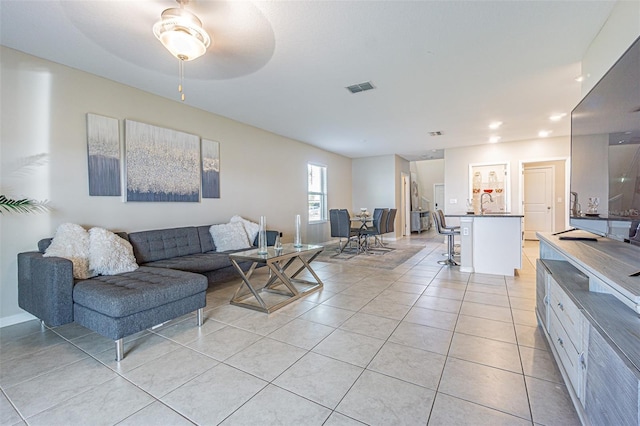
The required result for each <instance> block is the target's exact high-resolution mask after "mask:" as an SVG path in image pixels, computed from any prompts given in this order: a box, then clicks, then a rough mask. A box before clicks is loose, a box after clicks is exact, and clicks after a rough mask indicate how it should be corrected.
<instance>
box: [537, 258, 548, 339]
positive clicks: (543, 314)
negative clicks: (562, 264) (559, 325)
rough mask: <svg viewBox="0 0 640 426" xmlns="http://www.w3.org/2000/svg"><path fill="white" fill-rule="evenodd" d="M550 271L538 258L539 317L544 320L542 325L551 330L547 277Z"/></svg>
mask: <svg viewBox="0 0 640 426" xmlns="http://www.w3.org/2000/svg"><path fill="white" fill-rule="evenodd" d="M548 276H549V271H548V270H547V267H546V266H544V263H542V262H541V261H540V259H537V260H536V309H537V310H538V319H539V321H542V327H544V329H545V330H547V332H548V331H549V316H548V315H549V314H548V310H549V297H548V292H547V289H548V284H547V280H548V279H547V277H548Z"/></svg>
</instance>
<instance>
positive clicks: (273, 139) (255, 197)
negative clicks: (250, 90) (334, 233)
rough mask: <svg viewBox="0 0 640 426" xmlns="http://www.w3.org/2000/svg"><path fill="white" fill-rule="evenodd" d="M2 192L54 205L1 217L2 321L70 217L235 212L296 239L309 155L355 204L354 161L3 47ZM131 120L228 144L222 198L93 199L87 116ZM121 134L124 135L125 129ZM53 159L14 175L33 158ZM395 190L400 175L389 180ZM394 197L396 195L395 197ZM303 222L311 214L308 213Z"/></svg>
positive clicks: (141, 223)
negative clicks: (26, 264)
mask: <svg viewBox="0 0 640 426" xmlns="http://www.w3.org/2000/svg"><path fill="white" fill-rule="evenodd" d="M0 49H1V50H0V55H1V57H2V61H1V64H0V65H1V70H0V72H1V74H0V78H1V80H0V81H1V93H2V99H1V108H2V109H1V111H2V114H1V133H0V142H1V145H0V146H1V149H0V155H1V157H0V160H1V163H2V170H1V176H2V181H1V187H2V188H1V190H0V193H6V194H8V195H14V196H28V197H31V198H36V199H48V200H50V205H51V207H52V211H51V212H50V213H47V214H39V215H16V214H2V215H0V241H1V243H0V262H1V263H0V267H1V273H0V280H1V281H0V300H1V302H0V326H2V325H7V324H9V323H12V322H16V321H20V320H22V319H24V318H25V316H26V315H25V314H24V312H23V311H22V310H21V309H19V308H18V306H17V261H16V255H17V253H19V252H23V251H31V250H35V249H36V248H37V247H36V244H37V242H38V240H39V239H41V238H45V237H49V236H52V235H53V233H54V231H55V229H56V227H57V226H58V225H59V224H61V223H65V222H73V223H78V224H81V225H83V226H86V227H91V226H101V227H104V228H107V229H111V230H117V231H139V230H145V229H156V228H165V227H174V226H176V227H177V226H187V225H206V224H213V223H222V222H226V221H228V220H229V218H230V217H231V216H233V215H234V214H240V215H242V216H244V217H246V218H249V219H252V220H257V219H258V218H259V216H260V215H266V216H267V223H268V227H269V228H271V229H278V230H280V231H282V232H284V234H285V237H284V240H285V241H287V240H291V239H292V235H293V229H294V217H295V215H296V214H302V215H303V218H306V206H307V204H306V203H307V193H306V191H307V162H314V163H318V164H324V165H327V167H328V192H329V205H337V206H349V205H353V202H352V198H351V187H352V186H351V170H352V169H351V159H349V158H346V157H342V156H339V155H336V154H333V153H329V152H327V151H323V150H320V149H317V148H314V147H312V146H310V145H306V144H303V143H300V142H298V141H294V140H291V139H287V138H284V137H281V136H278V135H275V134H272V133H269V132H266V131H263V130H260V129H257V128H255V127H251V126H248V125H245V124H242V123H239V122H236V121H233V120H230V119H227V118H224V117H221V116H217V115H214V114H210V113H207V112H204V111H202V110H199V109H195V108H192V107H189V106H188V105H185V104H182V103H180V102H179V101H172V100H168V99H164V98H161V97H158V96H155V95H151V94H149V93H146V92H143V91H140V90H136V89H133V88H131V87H128V86H124V85H122V84H118V83H115V82H112V81H109V80H106V79H103V78H100V77H97V76H94V75H91V74H87V73H84V72H80V71H77V70H74V69H71V68H68V67H64V66H61V65H58V64H55V63H52V62H48V61H45V60H42V59H38V58H35V57H32V56H28V55H25V54H22V53H20V52H17V51H15V50H11V49H7V48H5V47H0ZM88 112H91V113H96V114H100V115H104V116H108V117H114V118H118V119H120V120H122V119H125V118H126V119H132V120H136V121H140V122H144V123H148V124H153V125H157V126H161V127H166V128H169V129H175V130H180V131H184V132H187V133H192V134H195V135H199V136H201V137H203V138H206V139H211V140H215V141H218V142H220V158H221V177H220V181H221V188H220V189H221V198H220V199H203V200H202V202H200V203H143V202H141V203H125V202H123V201H122V199H121V198H120V197H89V195H88V193H89V191H88V177H87V148H86V124H85V122H86V114H87V113H88ZM121 133H123V132H122V131H121ZM41 153H44V154H46V155H47V162H46V164H44V165H40V166H37V167H35V168H33V169H32V170H30V171H29V172H28V173H27V174H18V175H17V174H13V173H12V170H14V169H15V168H16V167H17V166H18V165H19V164H20V163H21V162H23V161H24V159H25V158H27V157H30V156H33V155H37V154H41ZM389 182H390V183H389V185H390V186H391V187H393V182H394V181H393V179H390V180H389ZM392 200H393V198H391V202H392ZM303 220H304V219H303ZM303 238H304V240H306V241H308V242H322V241H327V240H329V239H330V234H329V226H328V223H325V224H320V225H310V226H309V227H308V228H307V229H304V230H303Z"/></svg>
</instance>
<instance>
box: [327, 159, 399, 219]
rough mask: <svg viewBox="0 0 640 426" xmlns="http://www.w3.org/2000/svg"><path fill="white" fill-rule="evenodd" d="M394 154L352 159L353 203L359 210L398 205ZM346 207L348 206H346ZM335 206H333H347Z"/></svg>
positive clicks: (353, 209)
mask: <svg viewBox="0 0 640 426" xmlns="http://www.w3.org/2000/svg"><path fill="white" fill-rule="evenodd" d="M394 157H395V156H393V155H381V156H378V157H365V158H355V159H353V161H352V172H351V174H352V179H353V203H352V205H351V209H352V211H353V212H357V211H359V210H360V208H363V207H366V208H367V210H369V211H370V212H372V211H373V209H374V208H376V207H388V208H392V207H396V206H397V204H396V176H395V163H394ZM345 207H346V206H345ZM345 207H340V206H337V205H336V206H333V207H332V208H345Z"/></svg>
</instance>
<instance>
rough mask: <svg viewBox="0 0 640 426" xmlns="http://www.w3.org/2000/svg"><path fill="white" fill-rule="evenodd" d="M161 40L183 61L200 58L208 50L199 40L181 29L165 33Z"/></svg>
mask: <svg viewBox="0 0 640 426" xmlns="http://www.w3.org/2000/svg"><path fill="white" fill-rule="evenodd" d="M160 41H161V42H162V44H163V45H164V47H166V48H167V50H168V51H169V52H171V54H172V55H173V56H175V57H176V58H178V59H180V60H183V61H191V60H193V59H196V58H199V57H200V56H202V55H204V53H205V52H206V50H207V49H206V47H205V46H204V44H202V43H201V42H200V41H199V40H197V39H195V38H193V37H192V36H191V35H190V34H187V33H185V32H184V31H179V30H176V31H167V32H165V33H163V34H162V35H161V36H160Z"/></svg>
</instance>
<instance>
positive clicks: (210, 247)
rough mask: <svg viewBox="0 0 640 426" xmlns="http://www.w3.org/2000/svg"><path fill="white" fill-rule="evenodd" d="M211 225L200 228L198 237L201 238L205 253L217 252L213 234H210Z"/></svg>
mask: <svg viewBox="0 0 640 426" xmlns="http://www.w3.org/2000/svg"><path fill="white" fill-rule="evenodd" d="M209 228H211V225H204V226H198V227H196V229H197V230H198V236H199V237H200V248H201V250H202V252H203V253H206V252H208V251H216V244H215V243H214V242H213V238H212V237H211V232H209Z"/></svg>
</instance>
